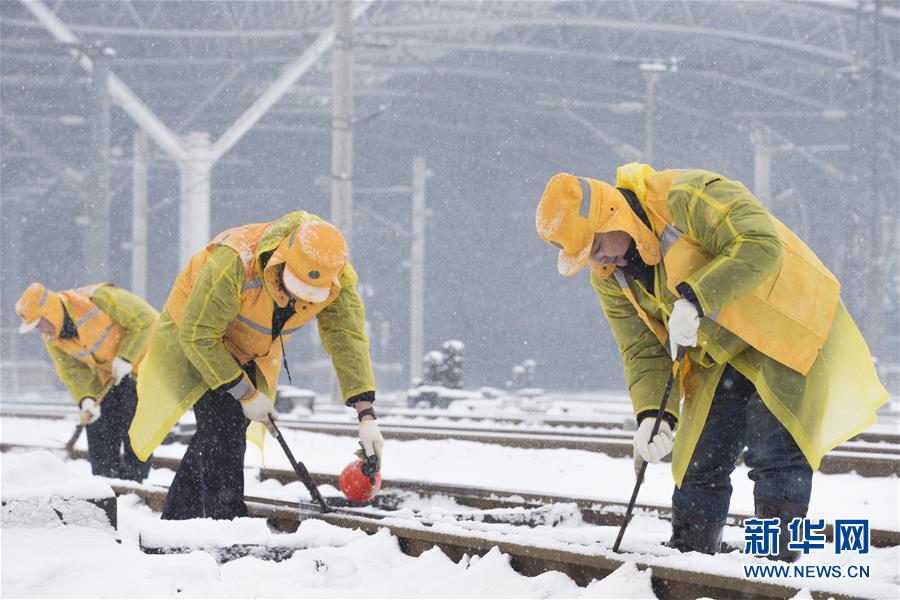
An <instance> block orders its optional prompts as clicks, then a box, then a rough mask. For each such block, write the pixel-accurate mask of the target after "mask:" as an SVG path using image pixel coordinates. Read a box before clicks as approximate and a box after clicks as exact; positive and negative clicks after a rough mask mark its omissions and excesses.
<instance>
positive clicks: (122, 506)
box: [0, 452, 652, 598]
mask: <svg viewBox="0 0 900 600" xmlns="http://www.w3.org/2000/svg"><path fill="white" fill-rule="evenodd" d="M53 461H54V459H53V457H52V456H51V455H50V454H48V453H46V452H32V453H22V454H6V455H4V456H3V482H4V485H3V494H4V500H5V499H6V497H7V494H9V495H10V496H16V497H18V498H22V497H23V496H28V495H29V494H30V493H31V492H33V491H34V490H35V489H37V488H40V490H39V492H37V493H36V494H35V497H36V498H48V495H47V489H46V488H47V482H46V475H47V473H48V471H49V472H51V473H53V474H56V475H60V474H61V473H63V472H67V475H66V476H65V477H64V479H65V481H66V485H67V486H68V487H67V489H66V490H62V491H63V492H67V491H68V492H70V491H72V489H73V481H76V482H77V481H80V482H81V486H80V487H78V489H79V490H81V491H84V490H88V491H91V490H93V491H94V492H96V491H97V485H98V480H97V479H96V478H92V477H90V475H89V474H87V471H88V470H89V467H88V465H87V463H86V462H85V461H75V462H74V463H70V464H68V465H66V466H64V465H63V464H62V463H61V462H59V463H58V464H55V465H54V464H53ZM48 465H50V466H51V467H52V468H50V469H48ZM29 474H30V476H29ZM79 478H80V479H79ZM101 485H102V484H101ZM106 489H107V491H108V487H107V488H106ZM100 492H101V493H102V492H103V490H102V489H101V490H100ZM50 495H52V494H50ZM118 509H119V529H118V532H117V531H115V530H113V529H112V528H111V527H102V526H99V525H97V524H93V525H92V526H85V525H63V524H62V523H61V522H60V521H59V520H58V519H56V517H55V516H54V515H52V514H50V515H49V516H47V515H46V514H41V515H37V516H34V515H32V516H33V518H31V519H30V520H27V519H25V520H23V519H21V518H18V519H16V518H6V517H7V513H6V509H4V520H3V530H2V589H0V592H2V593H0V595H2V596H3V597H5V598H9V597H117V598H118V597H223V598H224V597H229V598H240V597H294V598H303V597H314V598H344V597H374V598H389V597H390V598H394V597H417V598H421V597H426V598H434V597H444V598H446V597H509V598H548V597H571V598H579V597H584V598H647V597H652V590H651V588H650V574H649V573H648V572H638V571H637V569H636V568H635V567H634V565H633V564H627V565H625V566H623V567H622V568H621V569H620V570H619V571H617V572H616V573H614V574H613V575H612V576H611V577H608V578H606V579H604V580H602V581H598V582H594V583H592V584H591V585H589V586H587V587H586V588H580V587H578V586H577V585H576V584H575V583H574V582H573V581H572V580H571V579H569V578H568V577H567V576H565V575H563V574H561V573H557V572H550V573H545V574H543V575H540V576H537V577H525V576H522V575H519V574H518V573H516V572H515V571H514V570H513V569H512V568H511V567H510V565H509V560H508V557H507V556H505V555H503V554H501V553H500V552H499V551H497V550H496V549H495V550H493V551H491V552H490V553H488V554H487V555H485V556H484V557H477V556H474V557H464V558H463V559H462V560H461V561H459V562H454V561H452V560H450V559H449V558H448V557H447V556H446V555H444V554H443V553H442V552H441V551H439V550H436V549H433V550H430V551H427V552H425V553H424V554H422V555H421V556H419V557H415V558H414V557H410V556H407V555H405V554H403V553H402V552H401V550H400V547H399V545H398V542H397V539H396V538H394V537H392V536H391V535H390V534H389V533H388V531H387V530H382V531H381V532H379V533H377V534H375V535H366V534H365V533H362V532H360V531H358V530H347V529H342V528H339V527H335V526H332V525H328V524H326V523H324V522H321V521H315V520H309V521H305V522H303V523H302V524H301V526H300V529H299V530H298V531H297V532H296V533H294V534H291V535H283V534H280V536H279V543H280V544H283V545H284V544H287V545H291V546H294V545H296V547H298V548H300V549H298V550H297V551H296V552H295V553H294V554H293V556H292V557H291V558H289V559H287V560H285V561H283V562H278V563H275V562H269V561H263V560H260V559H257V558H253V557H245V558H241V559H238V560H234V561H231V562H227V563H224V564H221V565H220V564H217V563H216V561H215V560H214V559H213V557H212V556H211V555H210V554H207V553H205V552H192V553H190V554H183V555H147V554H144V553H142V552H141V551H140V550H139V546H138V535H139V534H140V533H142V532H145V534H146V532H153V531H154V530H159V529H163V527H162V525H161V522H160V521H159V517H158V515H155V514H153V513H152V512H151V511H150V510H149V509H148V508H147V507H146V506H145V505H144V504H143V503H142V502H141V501H140V499H139V498H137V496H134V495H129V496H123V497H121V498H119V501H118ZM243 521H245V522H244V523H237V522H236V523H221V522H219V523H215V522H207V523H199V524H198V523H194V524H191V523H188V524H181V527H182V528H184V529H185V530H186V532H187V533H188V534H190V533H191V528H192V527H193V528H194V529H197V528H198V525H201V526H202V528H204V529H205V530H206V532H207V533H210V530H211V529H212V530H215V529H220V530H223V531H224V532H225V533H227V532H228V530H229V529H231V530H235V528H237V531H236V532H235V535H238V536H240V534H241V530H243V532H244V534H245V535H246V532H247V530H252V531H254V532H256V533H257V534H258V533H259V531H258V530H259V527H260V526H261V522H260V521H258V520H251V519H246V520H243ZM212 533H213V539H214V540H217V541H219V542H223V541H224V540H225V539H227V536H219V537H218V538H216V537H215V535H214V531H213V532H212ZM272 537H273V538H274V537H275V536H274V535H273V536H272ZM265 538H266V535H265V533H263V534H262V538H259V536H257V538H256V539H255V540H254V541H257V542H259V541H263V542H264V541H266V539H265Z"/></svg>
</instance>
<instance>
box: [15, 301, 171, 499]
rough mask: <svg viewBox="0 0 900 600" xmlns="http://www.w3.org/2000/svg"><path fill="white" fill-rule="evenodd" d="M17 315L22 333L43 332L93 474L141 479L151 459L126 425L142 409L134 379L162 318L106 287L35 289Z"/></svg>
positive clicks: (147, 307) (147, 306) (143, 305)
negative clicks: (82, 431)
mask: <svg viewBox="0 0 900 600" xmlns="http://www.w3.org/2000/svg"><path fill="white" fill-rule="evenodd" d="M16 312H17V313H18V314H19V316H20V317H21V318H22V325H21V326H20V327H19V333H22V334H25V333H28V332H30V331H33V330H37V331H39V332H41V334H43V337H44V345H45V346H46V347H47V352H48V353H49V354H50V358H51V359H53V364H54V366H55V367H56V372H57V374H58V375H59V378H60V379H61V380H62V382H63V384H65V386H66V387H67V388H68V390H69V393H70V394H71V395H72V398H73V399H74V400H75V401H76V402H77V403H78V407H79V409H80V410H81V415H80V418H81V423H82V425H85V426H86V427H85V428H86V430H87V438H88V457H89V459H90V461H91V470H92V472H93V473H94V475H101V476H104V477H115V478H118V479H133V480H135V481H143V480H144V478H146V477H147V474H148V473H149V472H150V461H149V458H150V455H149V454H147V455H146V456H143V457H141V458H140V459H139V458H138V457H137V456H135V454H134V452H133V451H132V450H131V444H130V443H129V441H128V425H129V424H130V423H131V419H132V417H133V416H134V411H135V406H136V405H137V392H136V390H135V383H134V379H135V378H136V377H137V371H138V366H139V364H140V362H141V359H142V358H143V356H144V354H145V353H146V352H147V349H148V348H149V347H150V339H151V338H152V336H153V329H154V327H155V325H156V319H157V317H158V316H159V315H158V313H157V312H156V311H155V310H154V309H153V307H152V306H150V305H149V304H147V303H146V302H145V301H144V300H143V299H141V298H140V297H138V296H136V295H134V294H132V293H131V292H128V291H125V290H123V289H121V288H117V287H115V286H113V285H110V284H108V283H101V284H97V285H90V286H85V287H81V288H78V289H74V290H66V291H62V292H54V291H51V290H49V289H47V288H46V287H44V286H43V285H41V284H40V283H32V284H31V285H29V286H28V288H26V290H25V292H24V293H23V294H22V296H21V298H19V301H18V302H17V303H16Z"/></svg>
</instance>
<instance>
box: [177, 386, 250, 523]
mask: <svg viewBox="0 0 900 600" xmlns="http://www.w3.org/2000/svg"><path fill="white" fill-rule="evenodd" d="M194 416H195V417H196V418H197V431H196V432H195V433H194V436H193V437H192V438H191V443H190V444H189V445H188V448H187V450H186V451H185V453H184V458H182V459H181V464H180V465H179V466H178V471H177V472H176V473H175V479H173V480H172V487H170V488H169V494H168V495H167V496H166V506H165V508H163V513H162V518H163V519H171V520H178V519H195V518H201V517H206V518H210V519H233V518H235V517H245V516H247V506H246V505H245V504H244V451H245V450H246V449H247V438H246V432H247V425H249V424H250V421H249V420H247V418H246V417H244V411H243V410H242V409H241V404H240V402H238V401H237V400H235V399H234V398H232V397H231V395H230V394H228V393H227V392H216V391H214V390H209V391H207V392H206V393H205V394H203V396H201V397H200V399H199V400H198V401H197V403H196V404H194Z"/></svg>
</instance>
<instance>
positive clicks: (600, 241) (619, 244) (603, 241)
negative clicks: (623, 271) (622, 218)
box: [588, 231, 631, 269]
mask: <svg viewBox="0 0 900 600" xmlns="http://www.w3.org/2000/svg"><path fill="white" fill-rule="evenodd" d="M630 245H631V236H630V235H628V234H627V233H625V232H624V231H607V232H603V233H596V234H594V243H593V244H591V254H590V256H588V261H589V262H590V263H591V264H592V265H594V267H596V268H598V269H599V268H601V267H605V266H606V265H609V264H613V265H616V266H617V267H624V266H625V265H627V264H628V261H626V260H625V253H626V252H628V247H629V246H630Z"/></svg>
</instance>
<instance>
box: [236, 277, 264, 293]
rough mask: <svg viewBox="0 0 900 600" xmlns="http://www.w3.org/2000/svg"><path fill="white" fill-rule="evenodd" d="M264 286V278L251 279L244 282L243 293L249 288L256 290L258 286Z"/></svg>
mask: <svg viewBox="0 0 900 600" xmlns="http://www.w3.org/2000/svg"><path fill="white" fill-rule="evenodd" d="M261 287H262V279H251V280H250V281H248V282H246V283H244V287H242V288H241V293H243V292H246V291H247V290H255V289H256V288H261Z"/></svg>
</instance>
